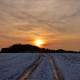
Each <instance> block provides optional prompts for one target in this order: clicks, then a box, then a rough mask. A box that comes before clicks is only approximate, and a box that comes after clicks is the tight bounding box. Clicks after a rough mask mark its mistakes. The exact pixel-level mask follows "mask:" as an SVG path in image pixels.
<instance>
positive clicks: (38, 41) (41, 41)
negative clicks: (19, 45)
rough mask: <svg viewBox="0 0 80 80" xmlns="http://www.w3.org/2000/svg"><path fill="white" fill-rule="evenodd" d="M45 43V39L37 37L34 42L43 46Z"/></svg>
mask: <svg viewBox="0 0 80 80" xmlns="http://www.w3.org/2000/svg"><path fill="white" fill-rule="evenodd" d="M44 43H45V42H44V40H41V39H36V40H35V41H34V42H33V44H34V45H35V46H38V47H42V46H43V44H44Z"/></svg>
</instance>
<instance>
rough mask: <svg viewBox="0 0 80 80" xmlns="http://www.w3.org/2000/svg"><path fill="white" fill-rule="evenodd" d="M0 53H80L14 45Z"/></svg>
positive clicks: (28, 45) (27, 45)
mask: <svg viewBox="0 0 80 80" xmlns="http://www.w3.org/2000/svg"><path fill="white" fill-rule="evenodd" d="M1 53H80V52H78V51H65V50H63V49H58V50H51V49H45V48H39V47H37V46H33V45H30V44H25V45H22V44H14V45H12V46H10V47H8V48H2V49H1Z"/></svg>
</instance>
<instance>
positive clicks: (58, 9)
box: [0, 0, 80, 50]
mask: <svg viewBox="0 0 80 80" xmlns="http://www.w3.org/2000/svg"><path fill="white" fill-rule="evenodd" d="M79 36H80V0H0V47H1V48H2V47H7V46H10V45H12V44H15V43H22V44H32V41H33V40H35V39H39V38H40V39H43V40H44V41H45V42H46V43H45V45H44V47H46V48H51V49H59V48H62V49H67V50H80V37H79Z"/></svg>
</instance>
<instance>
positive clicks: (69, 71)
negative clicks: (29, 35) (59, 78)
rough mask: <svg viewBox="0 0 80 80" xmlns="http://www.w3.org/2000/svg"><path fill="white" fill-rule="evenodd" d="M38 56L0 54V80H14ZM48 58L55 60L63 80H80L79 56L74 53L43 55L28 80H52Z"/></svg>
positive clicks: (51, 69) (34, 54)
mask: <svg viewBox="0 0 80 80" xmlns="http://www.w3.org/2000/svg"><path fill="white" fill-rule="evenodd" d="M38 56H39V54H37V53H2V54H0V80H16V79H17V78H18V77H19V76H20V75H21V74H22V73H23V72H24V71H25V69H26V68H27V67H28V66H30V65H31V64H32V63H33V62H34V61H35V60H36V59H37V58H38ZM50 56H52V57H53V58H54V59H55V62H56V65H57V66H58V68H59V70H60V71H61V73H62V75H63V76H64V79H65V80H80V54H76V53H75V54H73V53H68V54H67V53H50V54H45V55H44V56H43V58H42V62H41V63H40V64H39V66H38V67H37V68H36V69H35V70H34V71H33V73H32V74H31V76H30V77H29V80H54V79H53V76H54V75H52V74H53V72H52V71H53V70H54V66H52V65H50V62H49V60H48V59H49V57H50Z"/></svg>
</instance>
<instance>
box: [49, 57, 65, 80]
mask: <svg viewBox="0 0 80 80" xmlns="http://www.w3.org/2000/svg"><path fill="white" fill-rule="evenodd" d="M48 60H49V63H50V65H51V66H52V76H53V80H65V79H64V76H63V74H62V72H61V70H60V69H59V67H58V65H57V64H56V61H55V59H54V58H53V57H52V56H49V57H48Z"/></svg>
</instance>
